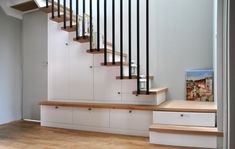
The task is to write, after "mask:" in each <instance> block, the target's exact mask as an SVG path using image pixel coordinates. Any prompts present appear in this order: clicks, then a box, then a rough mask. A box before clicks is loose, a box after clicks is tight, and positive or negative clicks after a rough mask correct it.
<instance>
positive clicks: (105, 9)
mask: <svg viewBox="0 0 235 149" xmlns="http://www.w3.org/2000/svg"><path fill="white" fill-rule="evenodd" d="M104 65H107V0H104Z"/></svg>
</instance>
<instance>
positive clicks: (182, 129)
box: [149, 124, 223, 137]
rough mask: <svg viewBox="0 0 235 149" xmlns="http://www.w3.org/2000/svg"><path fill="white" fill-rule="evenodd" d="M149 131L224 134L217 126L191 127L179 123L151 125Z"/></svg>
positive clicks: (207, 134)
mask: <svg viewBox="0 0 235 149" xmlns="http://www.w3.org/2000/svg"><path fill="white" fill-rule="evenodd" d="M149 131H151V132H159V133H172V134H189V135H205V136H219V137H222V136H223V132H221V131H218V129H217V128H215V127H191V126H179V125H162V124H154V125H152V126H150V128H149Z"/></svg>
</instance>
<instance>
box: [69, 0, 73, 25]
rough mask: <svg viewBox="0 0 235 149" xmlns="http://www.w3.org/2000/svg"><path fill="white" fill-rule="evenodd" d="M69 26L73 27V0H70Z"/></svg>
mask: <svg viewBox="0 0 235 149" xmlns="http://www.w3.org/2000/svg"><path fill="white" fill-rule="evenodd" d="M69 9H70V14H69V16H70V27H71V28H72V27H73V2H72V0H70V8H69Z"/></svg>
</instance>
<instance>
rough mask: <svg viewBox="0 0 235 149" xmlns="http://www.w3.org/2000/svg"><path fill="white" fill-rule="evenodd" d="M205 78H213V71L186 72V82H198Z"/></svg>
mask: <svg viewBox="0 0 235 149" xmlns="http://www.w3.org/2000/svg"><path fill="white" fill-rule="evenodd" d="M206 77H213V70H212V69H207V70H186V79H187V80H200V79H203V78H206Z"/></svg>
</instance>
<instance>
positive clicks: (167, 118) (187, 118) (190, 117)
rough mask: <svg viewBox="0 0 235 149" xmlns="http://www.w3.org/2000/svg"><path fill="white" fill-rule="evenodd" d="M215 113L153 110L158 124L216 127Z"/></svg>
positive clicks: (154, 118) (154, 120) (155, 121)
mask: <svg viewBox="0 0 235 149" xmlns="http://www.w3.org/2000/svg"><path fill="white" fill-rule="evenodd" d="M215 121H216V120H215V113H198V112H163V111H154V112H153V122H154V123H156V124H168V125H187V126H204V127H215Z"/></svg>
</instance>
